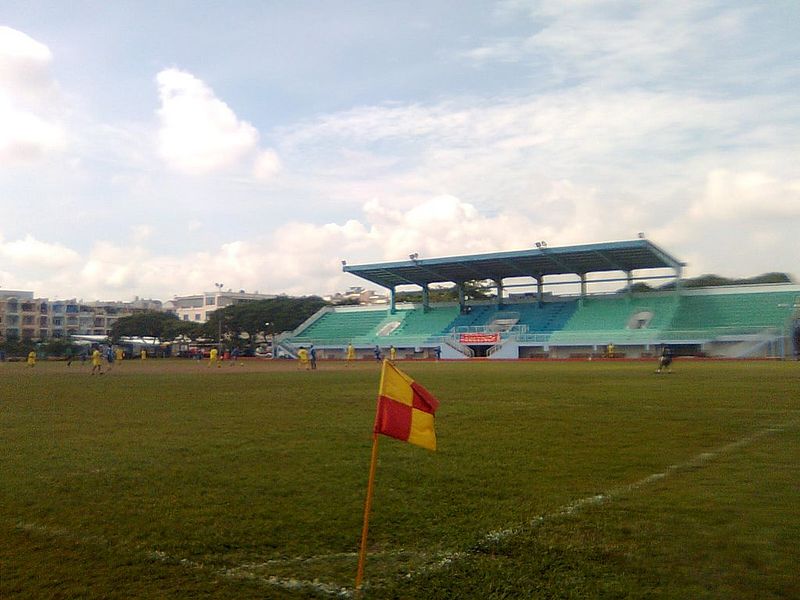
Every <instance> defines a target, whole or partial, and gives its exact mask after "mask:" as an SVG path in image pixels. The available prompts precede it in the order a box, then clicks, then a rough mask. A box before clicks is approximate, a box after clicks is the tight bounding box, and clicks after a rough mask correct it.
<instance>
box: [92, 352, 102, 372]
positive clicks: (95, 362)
mask: <svg viewBox="0 0 800 600" xmlns="http://www.w3.org/2000/svg"><path fill="white" fill-rule="evenodd" d="M95 371H97V372H98V373H99V374H100V375H102V374H103V357H102V356H100V349H99V348H95V349H94V352H92V375H94V373H95Z"/></svg>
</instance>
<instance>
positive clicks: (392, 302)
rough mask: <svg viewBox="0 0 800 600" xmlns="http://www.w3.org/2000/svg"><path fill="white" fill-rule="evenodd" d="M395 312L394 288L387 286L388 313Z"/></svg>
mask: <svg viewBox="0 0 800 600" xmlns="http://www.w3.org/2000/svg"><path fill="white" fill-rule="evenodd" d="M396 312H397V308H396V306H395V294H394V288H393V287H390V288H389V313H391V314H394V313H396Z"/></svg>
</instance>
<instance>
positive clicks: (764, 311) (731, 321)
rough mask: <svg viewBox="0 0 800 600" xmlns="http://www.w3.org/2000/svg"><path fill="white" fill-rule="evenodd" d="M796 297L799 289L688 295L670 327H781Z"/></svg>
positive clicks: (684, 330) (722, 329) (679, 329)
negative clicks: (795, 290)
mask: <svg viewBox="0 0 800 600" xmlns="http://www.w3.org/2000/svg"><path fill="white" fill-rule="evenodd" d="M796 297H797V293H796V292H762V293H757V294H756V293H730V294H716V293H715V294H703V295H686V296H683V297H682V298H681V303H680V306H679V307H678V310H677V311H676V313H675V317H674V319H673V320H672V323H671V325H670V328H669V330H670V331H672V332H674V333H676V334H687V333H689V332H691V331H694V330H708V331H711V330H716V331H718V332H726V331H727V332H729V333H736V332H747V331H748V330H753V329H756V328H766V327H778V328H782V327H783V326H784V324H785V323H786V320H787V319H788V318H789V317H790V315H791V312H792V310H793V305H794V303H795V302H796Z"/></svg>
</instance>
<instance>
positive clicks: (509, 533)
mask: <svg viewBox="0 0 800 600" xmlns="http://www.w3.org/2000/svg"><path fill="white" fill-rule="evenodd" d="M795 425H797V422H792V423H787V424H784V425H773V426H771V427H767V428H765V429H761V430H759V431H756V432H755V433H753V434H751V435H749V436H747V437H744V438H741V439H739V440H736V441H734V442H730V443H729V444H725V445H724V446H720V447H719V448H717V449H716V450H713V451H711V452H701V453H700V454H698V455H696V456H694V457H692V458H690V459H689V460H687V461H686V462H682V463H678V464H675V465H670V466H668V467H667V468H666V469H664V471H662V472H660V473H652V474H650V475H648V476H647V477H643V478H641V479H639V480H637V481H634V482H633V483H629V484H626V485H621V486H618V487H615V488H612V489H611V490H609V491H607V492H604V493H602V494H595V495H593V496H587V497H585V498H580V499H578V500H575V501H574V502H570V503H569V504H565V505H564V506H562V507H560V508H557V509H556V510H554V511H553V512H550V513H546V514H542V515H537V516H536V517H534V518H533V519H531V520H530V521H528V523H526V524H524V525H518V526H515V527H508V528H505V529H497V530H494V531H490V532H489V533H487V534H486V535H484V536H483V539H482V540H481V541H483V542H489V543H496V542H500V541H503V540H506V539H508V538H511V537H514V536H516V535H519V534H521V533H522V532H523V531H525V530H526V529H528V528H532V527H538V526H539V525H542V524H543V523H545V522H546V521H551V520H553V519H556V518H559V517H564V516H569V515H572V514H575V513H576V512H578V511H580V510H581V509H582V508H585V507H587V506H596V505H599V504H602V503H604V502H607V501H608V500H611V499H613V498H617V497H619V496H623V495H624V494H627V493H630V492H632V491H635V490H638V489H639V488H642V487H644V486H647V485H650V484H652V483H655V482H657V481H661V480H662V479H665V478H666V477H668V476H670V475H673V474H675V473H679V472H681V471H684V470H687V469H692V468H699V467H702V466H704V465H705V464H707V463H709V462H711V461H712V460H714V459H716V458H718V457H719V456H720V455H722V454H726V453H729V452H731V451H733V450H738V449H740V448H743V447H744V446H747V445H749V444H752V443H753V442H755V441H757V440H759V439H761V438H762V437H764V436H766V435H770V434H773V433H779V432H782V431H785V430H786V429H787V428H789V427H793V426H795ZM471 554H473V552H471V551H469V550H467V551H464V552H452V553H450V554H446V555H445V556H444V557H443V558H442V559H441V560H439V561H437V562H436V563H434V564H433V565H430V566H427V567H422V568H420V569H417V570H416V571H414V572H412V573H408V574H407V575H406V577H408V578H409V579H410V578H412V577H413V576H414V575H415V574H416V573H425V572H430V571H434V570H438V569H443V568H445V567H447V566H449V565H450V564H452V563H453V562H455V561H457V560H461V559H464V558H467V557H468V556H470V555H471Z"/></svg>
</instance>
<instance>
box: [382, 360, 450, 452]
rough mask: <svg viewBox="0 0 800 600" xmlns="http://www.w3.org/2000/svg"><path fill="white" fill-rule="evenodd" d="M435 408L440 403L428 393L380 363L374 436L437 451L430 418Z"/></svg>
mask: <svg viewBox="0 0 800 600" xmlns="http://www.w3.org/2000/svg"><path fill="white" fill-rule="evenodd" d="M437 408H439V401H438V400H437V399H436V398H434V397H433V395H432V394H431V393H430V392H429V391H428V390H426V389H425V388H424V387H422V386H421V385H420V384H418V383H417V382H416V381H414V380H413V379H411V377H409V376H408V375H406V374H405V373H403V372H402V371H401V370H400V369H398V368H397V367H395V366H394V365H393V364H392V363H391V362H389V361H387V360H384V361H383V370H382V371H381V387H380V390H379V391H378V409H377V412H376V413H375V429H374V432H375V433H382V434H383V435H388V436H389V437H393V438H397V439H398V440H403V441H404V442H408V443H410V444H414V445H416V446H422V447H423V448H427V449H428V450H436V431H435V430H434V428H433V414H434V413H435V412H436V409H437Z"/></svg>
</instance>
